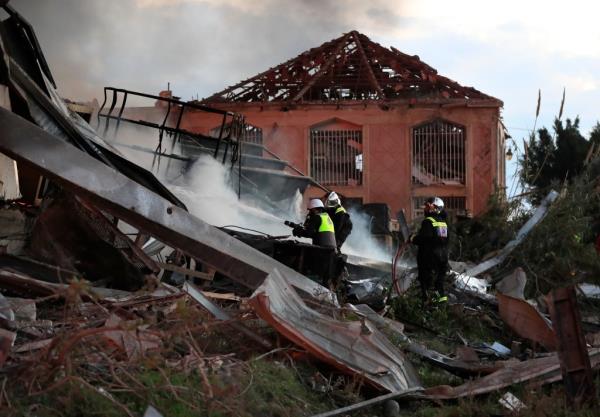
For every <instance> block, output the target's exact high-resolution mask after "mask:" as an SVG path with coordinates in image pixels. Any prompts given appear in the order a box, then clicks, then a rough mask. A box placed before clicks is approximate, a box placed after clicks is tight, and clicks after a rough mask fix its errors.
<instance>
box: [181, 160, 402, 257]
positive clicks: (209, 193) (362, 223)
mask: <svg viewBox="0 0 600 417" xmlns="http://www.w3.org/2000/svg"><path fill="white" fill-rule="evenodd" d="M230 175H231V174H230V171H229V170H228V168H227V166H226V165H222V164H221V163H219V162H218V161H216V160H215V159H214V158H212V157H210V156H208V155H207V156H203V157H200V158H199V159H198V160H197V161H196V162H195V163H194V165H193V166H192V168H191V169H190V171H189V172H188V173H186V174H185V176H184V177H183V179H182V181H178V182H177V183H176V185H172V186H171V187H170V189H171V191H172V192H173V193H174V194H175V195H177V197H179V198H180V199H181V200H182V201H183V202H184V203H185V204H186V206H187V207H188V209H189V210H190V212H191V213H192V214H193V215H195V216H197V217H199V218H200V219H202V220H204V221H205V222H207V223H209V224H211V225H213V226H219V227H220V226H238V227H242V228H246V229H251V230H250V231H248V232H250V233H256V232H259V233H266V234H269V235H271V236H285V235H288V236H289V235H291V229H290V228H289V227H287V226H285V225H284V224H283V222H284V220H291V221H293V222H296V223H301V222H303V221H304V217H305V215H306V208H305V207H303V205H302V204H303V199H302V195H301V194H300V192H299V191H296V194H295V195H294V196H293V197H292V198H290V199H288V200H283V201H280V202H278V203H276V204H277V208H276V209H273V208H272V207H270V206H267V205H266V204H264V205H261V204H260V202H258V201H256V200H252V201H251V202H250V201H244V200H239V199H238V196H237V194H236V192H235V190H234V188H233V187H232V183H235V180H234V181H232V180H231V176H230ZM350 215H351V219H352V223H353V228H352V234H351V235H350V236H349V238H348V240H347V241H346V243H345V244H344V246H343V248H342V249H343V252H344V253H348V254H353V255H357V256H362V257H365V258H372V259H377V260H381V261H390V259H391V254H390V253H389V251H388V250H386V249H385V247H384V246H383V245H381V244H379V243H378V242H377V241H376V240H375V239H374V238H373V235H371V232H370V222H371V219H370V218H369V217H368V216H367V215H365V214H362V213H358V212H355V211H351V212H350ZM242 231H244V230H242ZM252 231H254V232H252ZM295 239H298V240H300V241H303V242H306V243H310V240H309V239H302V238H295Z"/></svg>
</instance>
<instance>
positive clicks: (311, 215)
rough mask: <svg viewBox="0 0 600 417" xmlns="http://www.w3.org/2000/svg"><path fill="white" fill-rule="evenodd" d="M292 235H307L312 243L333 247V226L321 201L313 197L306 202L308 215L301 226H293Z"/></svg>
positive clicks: (334, 245)
mask: <svg viewBox="0 0 600 417" xmlns="http://www.w3.org/2000/svg"><path fill="white" fill-rule="evenodd" d="M292 233H293V235H294V236H298V237H308V238H311V239H312V243H313V245H319V246H325V247H329V248H335V247H336V244H335V228H334V226H333V222H332V221H331V218H330V217H329V215H328V214H327V212H326V211H325V206H324V205H323V202H322V201H321V200H319V199H318V198H313V199H312V200H310V201H309V202H308V215H307V216H306V220H305V221H304V224H303V225H302V226H296V227H294V229H293V231H292Z"/></svg>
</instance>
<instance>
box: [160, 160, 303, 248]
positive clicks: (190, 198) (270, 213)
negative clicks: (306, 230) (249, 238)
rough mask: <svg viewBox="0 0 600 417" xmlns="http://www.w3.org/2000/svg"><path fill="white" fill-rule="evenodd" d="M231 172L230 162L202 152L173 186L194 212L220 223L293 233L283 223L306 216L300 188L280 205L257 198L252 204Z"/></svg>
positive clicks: (256, 230) (273, 232)
mask: <svg viewBox="0 0 600 417" xmlns="http://www.w3.org/2000/svg"><path fill="white" fill-rule="evenodd" d="M230 175H231V174H230V171H229V170H228V168H227V165H222V164H221V163H219V162H218V161H217V160H215V159H214V158H212V157H211V156H208V155H206V156H201V157H200V158H198V160H197V161H196V162H194V165H193V166H192V168H191V169H190V170H189V171H188V172H187V173H186V174H185V176H184V177H183V179H182V181H178V182H177V183H176V184H175V185H173V186H172V187H171V190H172V191H173V193H174V194H175V195H177V196H178V197H179V198H180V199H181V200H182V201H183V202H184V203H185V204H186V206H187V207H188V209H189V210H190V212H191V213H192V214H193V215H195V216H197V217H199V218H200V219H202V220H204V221H205V222H207V223H209V224H211V225H213V226H217V227H222V226H237V227H243V228H246V229H251V230H253V231H255V232H259V233H266V234H269V235H272V236H283V235H290V234H291V229H290V228H289V227H287V226H285V225H284V224H283V222H284V220H292V221H295V222H298V221H301V220H302V219H301V217H302V216H301V212H302V208H301V203H302V196H301V194H300V193H299V192H296V195H295V196H294V197H292V198H291V199H288V200H284V201H280V202H278V203H277V209H273V208H272V207H267V206H266V205H264V206H259V205H257V204H256V202H254V204H249V202H245V201H240V200H239V199H238V196H237V193H236V192H235V191H234V189H233V187H232V181H231V176H230ZM242 231H243V230H242ZM251 233H252V232H251Z"/></svg>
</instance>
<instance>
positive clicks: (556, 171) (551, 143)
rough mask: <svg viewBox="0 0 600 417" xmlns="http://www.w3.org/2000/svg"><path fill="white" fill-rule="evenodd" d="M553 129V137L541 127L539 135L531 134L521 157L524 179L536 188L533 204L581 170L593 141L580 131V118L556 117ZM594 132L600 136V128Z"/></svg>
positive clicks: (532, 198) (532, 199)
mask: <svg viewBox="0 0 600 417" xmlns="http://www.w3.org/2000/svg"><path fill="white" fill-rule="evenodd" d="M553 130H554V138H553V137H552V136H551V135H550V132H549V131H548V129H546V128H542V129H539V130H538V131H537V137H536V135H535V133H532V134H531V136H530V137H529V141H528V143H527V150H526V152H525V154H524V156H523V157H521V158H520V159H519V164H520V166H521V180H522V181H523V182H524V183H525V184H527V185H529V186H530V187H532V188H534V189H535V190H536V191H535V192H534V193H532V194H531V196H530V199H531V202H532V203H534V204H538V203H539V201H540V200H541V199H542V198H543V197H544V195H545V194H546V193H547V192H548V187H550V186H551V185H552V184H553V183H556V182H562V181H564V180H570V179H572V178H575V177H577V175H579V174H580V173H581V172H582V170H583V163H584V160H585V157H586V155H587V152H588V150H589V147H590V142H589V141H587V140H586V139H585V138H584V137H583V135H581V133H580V132H579V118H578V117H577V118H575V120H573V121H571V119H567V120H566V122H565V123H564V124H563V122H562V121H561V120H559V119H558V118H557V119H555V120H554V126H553ZM595 135H600V131H598V133H595ZM594 137H596V136H594ZM596 140H597V139H596Z"/></svg>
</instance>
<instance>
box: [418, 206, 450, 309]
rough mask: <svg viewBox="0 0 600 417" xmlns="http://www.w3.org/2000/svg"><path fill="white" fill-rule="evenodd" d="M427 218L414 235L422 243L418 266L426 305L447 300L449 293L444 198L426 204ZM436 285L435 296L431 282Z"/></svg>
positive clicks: (419, 244) (419, 249) (423, 299)
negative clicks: (432, 294) (431, 289)
mask: <svg viewBox="0 0 600 417" xmlns="http://www.w3.org/2000/svg"><path fill="white" fill-rule="evenodd" d="M423 209H424V212H425V218H424V219H423V222H422V223H421V228H420V229H419V232H418V233H417V234H414V235H412V236H411V239H410V240H411V242H412V243H413V244H415V245H417V246H418V253H417V267H418V270H419V277H418V279H419V284H420V287H421V299H422V301H423V305H426V304H428V303H429V302H431V301H433V302H435V303H445V302H447V301H448V297H447V296H446V295H445V292H444V278H445V277H446V273H447V272H448V270H449V265H448V224H447V223H446V218H447V214H446V212H445V211H444V201H443V200H442V199H441V198H439V197H431V198H428V199H427V200H426V201H425V205H424V206H423ZM432 282H433V284H434V287H435V291H436V294H435V297H433V299H432V298H430V297H429V293H428V291H429V289H430V287H431V284H432Z"/></svg>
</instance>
